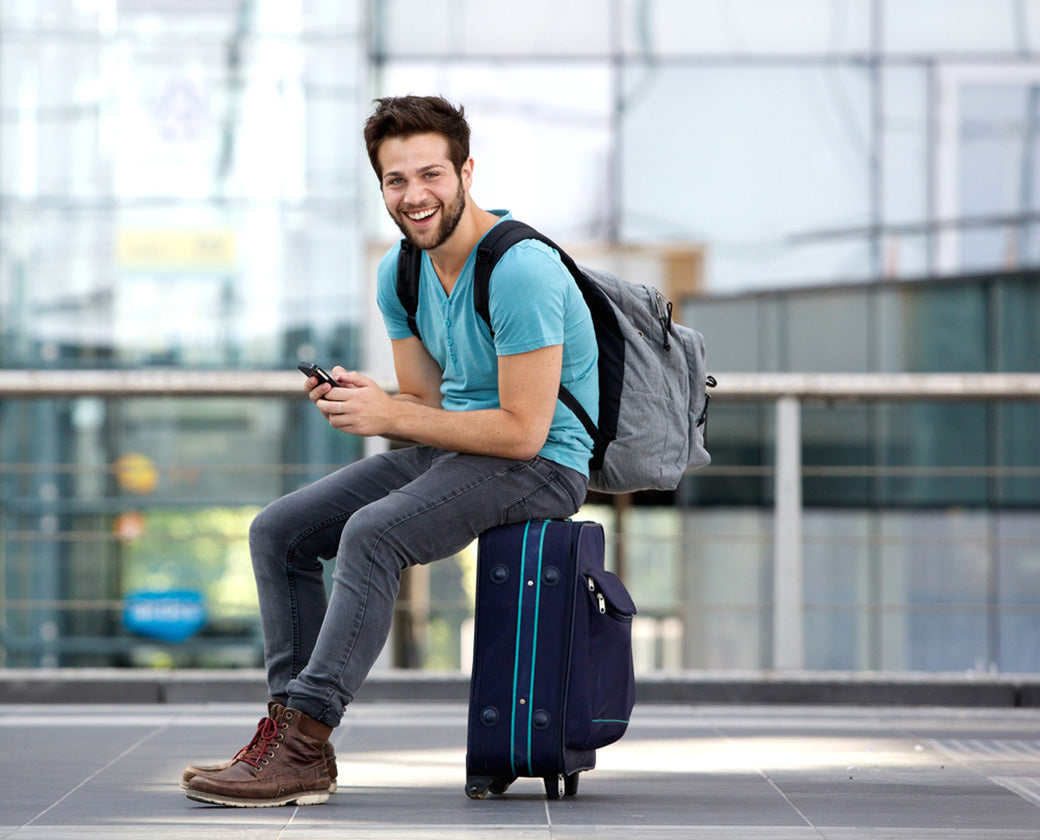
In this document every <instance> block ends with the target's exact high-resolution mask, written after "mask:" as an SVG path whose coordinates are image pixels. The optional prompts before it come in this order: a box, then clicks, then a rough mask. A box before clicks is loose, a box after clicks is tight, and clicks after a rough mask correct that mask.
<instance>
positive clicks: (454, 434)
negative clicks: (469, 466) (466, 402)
mask: <svg viewBox="0 0 1040 840" xmlns="http://www.w3.org/2000/svg"><path fill="white" fill-rule="evenodd" d="M397 408H398V411H397V412H396V413H395V416H394V418H393V420H392V422H391V424H390V428H389V429H388V431H387V433H386V435H385V436H386V437H390V438H391V439H395V440H407V441H414V442H415V443H421V444H425V445H426V446H434V447H436V448H438V449H447V450H450V451H453V452H466V453H469V454H473V455H491V456H494V457H498V458H513V459H515V460H519V461H526V460H528V459H529V458H533V457H534V456H535V455H537V454H538V452H539V451H540V450H541V448H542V446H543V445H544V444H545V439H546V437H547V434H548V430H547V429H546V430H542V429H540V428H538V429H535V428H530V427H529V426H527V425H525V424H524V423H522V422H521V421H520V419H519V418H518V417H517V416H516V415H514V414H512V413H511V412H509V411H506V410H504V409H501V408H492V409H480V410H475V411H447V410H445V409H443V408H438V407H433V406H429V405H426V404H424V403H421V402H418V401H410V400H400V401H398V403H397Z"/></svg>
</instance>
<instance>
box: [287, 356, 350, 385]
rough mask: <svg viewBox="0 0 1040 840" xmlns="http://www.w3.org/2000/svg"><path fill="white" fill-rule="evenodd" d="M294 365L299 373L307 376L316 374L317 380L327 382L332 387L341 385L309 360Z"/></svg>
mask: <svg viewBox="0 0 1040 840" xmlns="http://www.w3.org/2000/svg"><path fill="white" fill-rule="evenodd" d="M296 367H298V368H299V369H300V373H303V374H306V375H307V376H316V377H317V378H318V381H319V382H328V383H329V385H331V386H332V387H333V388H339V387H341V386H340V384H339V383H338V382H337V381H336V380H335V379H333V378H332V375H331V374H330V373H328V372H326V371H324V370H322V369H321V367H320V366H319V365H315V364H312V363H310V362H300V364H298V365H297V366H296Z"/></svg>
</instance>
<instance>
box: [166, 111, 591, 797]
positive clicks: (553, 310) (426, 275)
mask: <svg viewBox="0 0 1040 840" xmlns="http://www.w3.org/2000/svg"><path fill="white" fill-rule="evenodd" d="M365 141H366V145H367V148H368V153H369V158H370V160H371V162H372V166H373V168H374V169H375V172H376V175H377V176H378V178H379V183H380V189H381V191H382V195H383V200H384V202H385V204H386V208H387V210H388V211H389V213H390V215H391V217H392V218H393V219H394V221H395V222H396V223H397V225H398V227H400V229H401V232H402V233H403V234H404V236H405V237H406V238H407V239H408V240H409V241H410V242H411V243H412V244H413V245H414V246H416V247H418V248H419V249H421V250H422V251H423V255H422V270H421V274H420V284H419V305H418V310H417V312H416V321H417V325H418V328H419V333H420V335H421V339H420V338H418V337H416V336H415V335H414V334H413V332H412V330H411V329H410V328H409V326H408V323H407V318H406V315H405V311H404V308H403V306H402V305H401V303H400V301H399V300H398V298H397V294H396V286H395V278H396V271H397V257H398V253H399V251H400V246H399V245H395V246H394V247H393V248H391V249H390V251H389V252H388V253H387V254H386V256H385V257H384V258H383V260H382V261H381V262H380V265H379V270H378V275H377V282H378V301H379V306H380V310H381V311H382V313H383V317H384V320H385V323H386V327H387V330H388V332H389V335H390V339H391V343H392V347H393V358H394V367H395V371H396V374H397V379H398V386H399V387H398V393H397V394H394V395H390V394H388V393H387V392H385V391H383V390H382V389H381V388H379V387H378V386H377V385H376V383H375V382H373V381H372V380H371V379H369V378H367V377H365V376H362V375H361V374H359V373H356V372H349V371H346V370H344V369H342V368H340V367H336V368H334V369H333V376H334V377H335V378H336V380H337V382H338V387H332V386H331V385H329V384H319V383H318V381H317V379H315V378H311V379H309V380H308V381H307V383H306V386H305V387H306V389H307V391H308V393H309V395H310V398H311V399H312V400H313V401H314V403H315V405H316V406H317V408H318V410H319V411H321V413H322V414H323V415H324V416H325V417H326V418H327V419H328V422H329V423H330V424H331V425H332V427H333V428H335V429H339V430H342V431H344V432H349V433H351V434H357V435H379V436H385V437H388V438H392V439H396V440H402V441H409V442H413V443H414V444H415V445H414V446H410V447H406V448H402V449H395V450H393V451H390V452H385V453H381V454H378V455H374V456H372V457H370V458H366V459H364V460H362V461H360V462H357V463H354V464H351V465H350V466H348V467H345V468H344V469H342V470H340V471H338V472H336V473H334V474H332V475H330V476H327V477H326V478H324V479H321V480H319V481H317V482H316V483H314V484H312V485H310V486H308V487H305V488H303V489H300V490H297V491H296V492H294V493H291V494H289V495H288V496H285V497H283V498H281V499H279V500H278V501H276V502H274V503H273V504H271V505H269V506H268V507H267V508H265V509H264V511H263V512H261V513H260V515H259V516H258V517H257V518H256V520H255V521H254V523H253V525H252V527H251V529H250V534H249V540H250V550H251V552H252V557H253V567H254V573H255V576H256V582H257V590H258V593H259V599H260V617H261V622H262V626H263V631H264V656H265V662H266V667H267V676H268V687H269V689H270V692H271V702H270V704H269V707H268V708H269V717H267V718H264V719H262V720H261V721H260V725H259V727H258V728H257V731H256V734H255V735H254V737H253V740H252V741H251V742H250V743H249V744H248V745H247V746H246V747H243V749H242V750H240V751H239V752H238V754H236V756H235V758H234V759H232V760H231V762H229V763H227V764H224V765H217V766H210V767H197V766H193V767H189V768H188V769H187V770H185V772H184V777H183V781H182V785H183V786H184V787H186V788H187V791H188V796H189V797H190V798H192V799H197V800H201V801H204V802H212V803H217V804H223V805H236V806H247V807H249V806H252V807H260V806H266V805H282V804H291V803H292V804H300V805H304V804H314V803H318V802H324V801H325V800H326V799H327V798H328V795H329V791H330V788H332V787H333V786H334V783H335V781H334V775H335V757H334V754H333V751H332V747H331V745H330V744H329V736H330V734H331V732H332V730H333V728H334V727H335V726H336V725H337V724H338V723H339V722H340V719H341V718H342V716H343V711H344V708H345V707H346V705H347V704H348V703H350V702H351V701H352V700H353V698H354V694H355V692H356V691H357V689H358V688H359V687H360V686H361V684H362V682H363V681H364V679H365V677H366V676H367V674H368V671H369V669H370V668H371V666H372V664H373V663H374V662H375V660H376V658H377V656H378V655H379V653H380V651H381V649H382V647H383V645H384V643H385V641H386V638H387V636H388V634H389V631H390V624H391V618H392V615H393V609H394V600H395V598H396V596H397V592H398V585H399V578H400V574H401V571H402V570H403V569H405V568H407V567H409V566H413V565H415V564H418V563H429V562H432V561H434V560H439V559H441V558H444V557H448V556H451V555H453V554H455V553H457V552H458V551H460V550H462V549H463V548H464V547H465V546H466V545H468V544H469V543H470V542H472V541H473V540H474V539H475V538H476V537H477V536H478V535H479V534H480V533H481V532H483V531H485V530H487V529H488V528H491V527H493V526H495V525H502V524H505V523H509V522H518V521H523V520H527V519H537V518H563V517H568V516H570V515H571V514H573V513H574V512H575V511H577V509H578V508H579V506H580V505H581V504H582V502H583V501H584V499H585V494H586V489H587V480H588V460H589V456H590V453H591V450H592V441H591V439H590V438H589V436H588V435H587V433H586V432H585V430H584V428H583V427H582V425H581V423H580V422H579V421H578V420H577V418H576V417H574V415H573V414H572V413H571V412H570V411H569V410H568V409H567V408H566V407H564V406H563V404H562V403H559V402H558V401H557V392H558V389H559V386H560V382H561V378H562V381H563V383H564V384H565V385H566V386H567V387H568V388H570V390H571V392H572V393H573V394H574V395H575V396H576V397H577V398H578V399H579V400H580V401H581V403H582V404H583V405H584V407H585V408H586V410H587V411H589V412H590V414H591V415H592V416H593V418H595V416H596V407H597V404H598V381H597V372H596V371H597V351H596V342H595V334H594V330H593V326H592V321H591V318H590V315H589V311H588V308H587V307H586V306H585V303H584V300H583V299H582V296H581V293H580V291H579V290H578V288H577V286H576V285H575V283H574V281H573V279H572V278H571V276H570V274H569V273H568V272H567V270H566V268H564V267H563V265H562V264H561V263H560V260H559V258H558V256H557V255H556V253H555V252H554V251H553V250H552V249H550V248H548V247H546V246H544V245H542V244H541V243H538V242H533V241H526V242H522V243H520V244H518V245H516V246H514V247H513V248H511V249H510V250H509V252H508V253H507V254H506V255H505V256H504V257H503V258H502V260H501V261H500V262H499V264H498V265H497V267H496V269H495V271H494V274H493V276H492V283H491V296H490V309H491V319H492V324H493V325H494V328H495V332H494V337H493V338H492V336H491V333H490V331H489V330H488V329H487V326H486V324H484V322H483V321H482V320H481V318H480V317H479V315H478V314H477V313H476V310H475V309H474V305H473V267H474V261H475V250H476V246H477V244H478V243H479V241H480V239H481V238H482V237H483V236H484V234H485V233H487V231H488V230H490V229H491V228H492V227H493V226H494V225H495V224H496V223H497V222H498V221H500V220H501V219H502V218H505V217H508V213H506V212H505V211H495V212H488V211H485V210H482V209H481V208H480V207H478V206H477V205H476V204H474V203H473V200H472V199H471V198H470V194H469V193H470V187H471V184H472V178H473V160H472V159H471V158H470V156H469V126H468V125H467V123H466V120H465V117H464V113H463V110H462V108H458V109H456V108H454V107H452V106H451V105H450V104H449V103H448V102H446V101H445V100H444V99H442V98H440V97H414V96H406V97H400V98H386V99H380V100H377V102H376V108H375V111H374V112H373V114H372V115H371V117H370V118H369V120H368V122H367V123H366V126H365ZM333 557H335V564H336V565H335V573H334V575H333V586H332V592H331V596H330V597H329V599H328V603H327V605H326V594H325V589H324V585H323V581H322V565H321V559H323V558H333Z"/></svg>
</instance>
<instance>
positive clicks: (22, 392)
mask: <svg viewBox="0 0 1040 840" xmlns="http://www.w3.org/2000/svg"><path fill="white" fill-rule="evenodd" d="M718 379H719V384H718V387H717V388H715V389H714V390H713V392H712V397H713V398H714V399H717V400H718V401H719V402H720V403H727V402H744V403H748V402H755V403H763V402H765V403H773V404H775V408H776V411H775V423H776V428H775V441H776V457H775V467H774V468H773V469H772V472H773V480H774V486H775V495H774V498H775V500H776V501H775V508H774V512H773V517H774V527H773V536H772V539H773V581H774V584H773V585H774V591H773V601H772V604H771V610H772V617H771V618H772V628H773V636H772V645H773V650H772V664H773V667H775V668H777V669H800V668H803V667H804V666H805V639H804V637H803V633H804V629H803V628H804V622H803V620H802V618H803V616H804V612H805V604H804V603H803V598H804V595H803V591H804V589H803V533H802V515H803V511H802V479H803V477H804V475H806V474H807V473H806V471H804V469H803V465H802V458H801V443H802V435H801V409H802V406H803V404H810V403H825V404H834V403H845V402H905V401H957V402H970V401H983V402H993V401H996V402H1005V401H1023V400H1027V401H1036V400H1040V374H1034V373H1011V374H1005V373H999V374H985V373H983V374H978V373H964V374H949V373H944V374H909V373H891V374H890V373H879V374H824V373H819V374H817V373H813V374H807V373H806V374H801V373H773V374H747V373H728V374H719V375H718ZM381 384H382V385H383V386H384V387H387V388H391V387H392V384H391V383H381ZM229 396H254V397H276V398H301V397H302V396H303V394H302V383H301V377H300V375H299V373H297V372H295V371H185V370H136V371H125V370H123V371H114V370H87V371H73V372H65V371H54V370H42V371H28V370H0V399H36V398H55V397H59V398H78V397H109V398H136V399H140V398H142V397H163V398H170V397H214V398H217V397H229ZM58 468H60V467H56V469H58ZM749 469H750V470H752V471H754V470H755V469H756V468H755V467H750V468H749ZM759 469H761V468H759ZM885 469H888V468H885ZM914 469H917V470H919V469H921V468H919V467H915V468H914ZM925 469H927V468H925ZM937 469H940V470H941V469H942V468H941V467H938V468H937ZM970 469H972V470H973V471H974V473H975V474H985V473H986V471H987V470H993V469H995V468H993V467H973V468H970ZM1000 469H1007V468H1000ZM762 472H763V473H766V472H768V471H766V470H763V471H762Z"/></svg>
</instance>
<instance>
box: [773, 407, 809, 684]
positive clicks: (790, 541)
mask: <svg viewBox="0 0 1040 840" xmlns="http://www.w3.org/2000/svg"><path fill="white" fill-rule="evenodd" d="M774 495H775V502H774V505H775V507H774V511H775V513H774V517H775V521H774V525H773V667H774V668H776V669H778V670H798V669H801V668H804V667H805V632H804V621H805V617H804V609H803V607H804V605H803V603H802V430H801V406H800V404H799V402H798V400H797V399H796V398H794V397H782V398H780V399H779V400H777V403H776V487H775V493H774Z"/></svg>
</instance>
